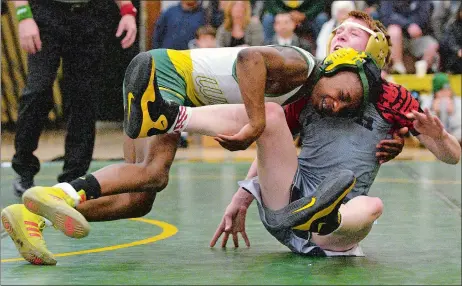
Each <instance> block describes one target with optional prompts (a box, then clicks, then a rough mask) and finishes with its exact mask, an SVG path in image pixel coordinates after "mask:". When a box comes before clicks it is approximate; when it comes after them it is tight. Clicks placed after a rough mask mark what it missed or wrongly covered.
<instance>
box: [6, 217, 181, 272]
mask: <svg viewBox="0 0 462 286" xmlns="http://www.w3.org/2000/svg"><path fill="white" fill-rule="evenodd" d="M130 220H134V221H140V222H144V223H149V224H152V225H156V226H158V227H160V228H162V232H161V233H160V234H158V235H155V236H152V237H148V238H146V239H142V240H137V241H133V242H129V243H124V244H116V245H112V246H106V247H101V248H93V249H86V250H79V251H73V252H64V253H58V254H55V257H64V256H72V255H81V254H88V253H97V252H104V251H113V250H117V249H122V248H128V247H133V246H138V245H143V244H148V243H153V242H156V241H158V240H162V239H166V238H168V237H170V236H173V235H175V234H176V233H177V232H178V228H176V227H175V226H174V225H171V224H169V223H166V222H163V221H159V220H153V219H146V218H132V219H130ZM21 260H24V259H23V258H8V259H2V260H1V262H2V263H3V262H14V261H21Z"/></svg>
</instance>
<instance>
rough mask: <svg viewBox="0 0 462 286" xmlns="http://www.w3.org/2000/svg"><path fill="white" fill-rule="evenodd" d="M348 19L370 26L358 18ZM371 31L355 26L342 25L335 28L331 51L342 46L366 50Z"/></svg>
mask: <svg viewBox="0 0 462 286" xmlns="http://www.w3.org/2000/svg"><path fill="white" fill-rule="evenodd" d="M346 21H349V22H354V23H358V24H360V25H361V26H364V27H366V28H369V27H368V26H367V23H366V22H365V21H363V20H360V19H356V18H352V17H350V18H348V19H347V20H346ZM369 36H370V35H369V33H368V32H366V31H364V30H361V29H360V28H358V27H354V26H349V25H345V26H341V27H339V28H338V29H337V30H335V35H334V37H333V38H332V42H331V45H330V51H329V53H332V52H333V51H335V50H338V49H340V48H353V49H355V50H357V51H364V50H365V49H366V45H367V42H368V41H369Z"/></svg>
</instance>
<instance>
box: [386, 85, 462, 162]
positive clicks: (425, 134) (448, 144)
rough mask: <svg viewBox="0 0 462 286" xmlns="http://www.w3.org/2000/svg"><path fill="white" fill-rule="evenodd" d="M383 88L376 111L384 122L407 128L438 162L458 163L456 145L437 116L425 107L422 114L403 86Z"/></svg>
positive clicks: (458, 155) (458, 150) (458, 146)
mask: <svg viewBox="0 0 462 286" xmlns="http://www.w3.org/2000/svg"><path fill="white" fill-rule="evenodd" d="M383 88H384V92H383V94H382V95H381V96H382V97H381V98H380V100H379V102H378V104H377V108H378V110H379V111H381V114H382V116H383V117H384V118H385V120H387V121H388V122H390V123H392V124H393V125H395V126H397V127H408V128H409V131H410V132H411V133H412V134H413V135H414V136H416V137H417V139H419V141H420V142H421V143H422V144H423V145H424V146H425V147H426V148H427V149H428V150H430V151H431V152H432V153H433V154H434V155H435V156H436V157H437V158H438V159H439V160H441V161H443V162H445V163H448V164H457V163H458V162H459V160H460V153H461V147H460V145H459V142H458V141H457V139H456V138H455V137H454V136H452V135H451V134H449V133H448V132H447V131H446V130H445V129H444V126H443V124H442V123H441V121H440V120H439V119H438V117H437V116H435V115H433V114H431V112H430V110H428V108H427V109H425V111H422V109H421V108H420V105H419V102H418V101H417V100H416V99H415V98H414V97H413V96H412V95H411V93H410V92H409V91H408V90H406V89H405V88H404V87H402V86H399V85H396V84H391V83H386V84H384V85H383Z"/></svg>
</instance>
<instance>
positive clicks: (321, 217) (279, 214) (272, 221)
mask: <svg viewBox="0 0 462 286" xmlns="http://www.w3.org/2000/svg"><path fill="white" fill-rule="evenodd" d="M355 182H356V179H355V176H354V174H353V172H351V171H349V170H344V171H340V172H338V173H336V176H335V177H332V178H326V179H325V180H324V181H323V182H322V183H321V184H320V185H319V186H318V188H317V190H316V192H315V193H314V195H313V196H311V197H302V198H301V199H298V200H296V201H294V202H292V203H290V204H289V205H287V206H286V207H284V208H282V209H280V210H277V211H272V210H268V209H267V210H265V214H266V216H267V218H266V219H267V221H268V227H269V228H271V229H273V230H280V229H286V228H293V229H297V230H302V231H310V232H317V233H321V234H327V233H329V232H331V231H333V230H335V229H336V228H337V227H338V226H339V224H340V221H341V217H340V213H339V211H338V210H339V208H340V205H341V204H342V201H343V199H344V198H345V196H346V195H347V194H348V193H349V192H350V191H351V190H352V188H353V186H354V185H355Z"/></svg>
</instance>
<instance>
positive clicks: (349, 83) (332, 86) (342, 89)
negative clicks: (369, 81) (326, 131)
mask: <svg viewBox="0 0 462 286" xmlns="http://www.w3.org/2000/svg"><path fill="white" fill-rule="evenodd" d="M362 98H363V87H362V84H361V81H360V80H359V76H358V75H357V74H355V73H353V72H349V71H341V72H338V73H337V74H335V75H334V76H331V77H322V78H321V79H320V80H319V81H318V82H317V83H316V85H315V86H314V88H313V92H312V94H311V103H312V104H313V107H314V109H315V110H316V111H317V112H319V113H320V114H321V115H324V116H337V117H351V116H352V115H353V114H357V112H358V111H359V108H360V106H361V101H362Z"/></svg>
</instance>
